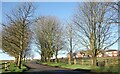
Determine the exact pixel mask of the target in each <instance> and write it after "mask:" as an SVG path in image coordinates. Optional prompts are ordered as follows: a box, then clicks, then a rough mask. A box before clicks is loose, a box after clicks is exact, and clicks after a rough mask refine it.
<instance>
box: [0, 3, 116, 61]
mask: <svg viewBox="0 0 120 74" xmlns="http://www.w3.org/2000/svg"><path fill="white" fill-rule="evenodd" d="M34 4H35V6H36V7H37V10H36V11H35V16H41V15H46V16H47V15H51V16H56V17H58V18H59V19H60V20H61V21H63V22H66V21H68V20H70V18H71V17H72V15H73V13H74V12H75V8H76V6H77V4H78V3H76V2H36V3H34ZM17 5H20V2H19V3H17V2H2V18H0V20H3V21H5V14H10V13H11V12H10V11H11V9H14V8H16V7H17ZM0 16H1V15H0ZM117 46H118V45H117V44H115V45H114V46H112V47H111V49H118V47H117ZM32 48H33V49H37V48H36V46H35V45H34V44H32ZM33 52H34V50H33ZM60 53H61V54H60V55H59V56H58V57H61V56H66V54H63V53H64V51H63V52H60ZM34 54H35V58H40V56H39V54H38V53H35V52H34ZM1 59H2V60H9V59H14V57H10V56H9V55H7V54H4V53H0V60H1Z"/></svg>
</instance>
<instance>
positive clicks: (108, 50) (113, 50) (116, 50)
mask: <svg viewBox="0 0 120 74" xmlns="http://www.w3.org/2000/svg"><path fill="white" fill-rule="evenodd" d="M110 51H118V50H115V49H112V50H106V52H110Z"/></svg>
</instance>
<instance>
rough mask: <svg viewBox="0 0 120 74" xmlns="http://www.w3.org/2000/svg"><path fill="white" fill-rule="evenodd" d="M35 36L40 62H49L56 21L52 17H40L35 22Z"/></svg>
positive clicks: (52, 50) (53, 47)
mask: <svg viewBox="0 0 120 74" xmlns="http://www.w3.org/2000/svg"><path fill="white" fill-rule="evenodd" d="M35 24H36V27H35V34H36V38H37V41H38V43H37V44H39V45H40V46H39V49H40V53H41V60H44V61H45V60H46V59H47V61H48V63H49V62H50V59H51V57H52V56H53V54H54V49H55V44H54V42H55V37H56V32H57V29H56V27H57V26H58V24H59V23H58V22H57V19H56V18H55V17H53V16H41V17H39V18H38V19H37V20H36V23H35Z"/></svg>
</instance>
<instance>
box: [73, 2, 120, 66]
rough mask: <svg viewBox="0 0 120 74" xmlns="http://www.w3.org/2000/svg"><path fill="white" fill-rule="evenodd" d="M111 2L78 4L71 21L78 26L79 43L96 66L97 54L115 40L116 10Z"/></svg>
mask: <svg viewBox="0 0 120 74" xmlns="http://www.w3.org/2000/svg"><path fill="white" fill-rule="evenodd" d="M111 4H112V3H106V2H104V3H95V2H87V3H83V4H81V5H79V6H78V11H77V13H76V14H75V15H74V19H73V22H74V24H75V25H76V26H77V28H78V32H77V33H78V35H79V39H80V43H81V44H82V45H83V46H84V47H86V49H88V51H89V54H90V55H91V56H92V58H93V66H96V59H97V57H96V56H97V55H98V54H99V53H100V50H105V49H107V48H109V47H110V46H112V45H113V44H114V43H116V42H117V40H118V39H119V38H117V34H116V32H117V31H115V30H116V26H117V25H116V22H114V21H113V19H116V18H115V17H116V11H114V10H113V9H112V8H111Z"/></svg>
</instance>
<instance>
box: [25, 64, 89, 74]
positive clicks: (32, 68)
mask: <svg viewBox="0 0 120 74" xmlns="http://www.w3.org/2000/svg"><path fill="white" fill-rule="evenodd" d="M26 66H27V67H28V68H29V70H28V71H25V73H31V74H34V73H35V74H39V73H42V74H43V73H46V72H47V73H48V72H49V73H51V74H59V73H60V74H61V72H62V74H66V73H74V74H90V73H91V72H90V70H80V69H76V70H73V69H67V68H58V67H52V66H46V65H41V64H37V63H36V62H30V63H27V64H26Z"/></svg>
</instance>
